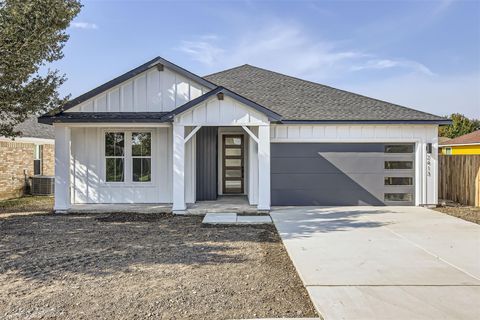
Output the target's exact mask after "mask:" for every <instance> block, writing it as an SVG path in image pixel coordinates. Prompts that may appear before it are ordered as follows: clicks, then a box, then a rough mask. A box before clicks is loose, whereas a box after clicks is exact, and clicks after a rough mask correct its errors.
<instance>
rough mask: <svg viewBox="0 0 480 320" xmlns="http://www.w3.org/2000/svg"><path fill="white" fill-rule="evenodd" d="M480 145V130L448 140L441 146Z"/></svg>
mask: <svg viewBox="0 0 480 320" xmlns="http://www.w3.org/2000/svg"><path fill="white" fill-rule="evenodd" d="M472 144H478V145H480V130H477V131H474V132H471V133H468V134H464V135H463V136H460V137H456V138H454V139H450V140H447V141H445V142H443V143H441V144H440V146H441V147H449V146H455V145H472Z"/></svg>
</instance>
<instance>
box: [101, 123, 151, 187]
mask: <svg viewBox="0 0 480 320" xmlns="http://www.w3.org/2000/svg"><path fill="white" fill-rule="evenodd" d="M109 132H117V133H124V134H125V145H124V153H123V157H124V160H123V161H124V162H123V170H124V179H123V181H118V182H117V181H107V170H106V169H107V168H106V158H107V156H105V134H106V133H109ZM134 132H135V133H137V132H145V133H150V144H151V145H150V150H151V152H150V157H149V158H150V159H151V160H150V163H151V168H150V170H151V172H150V176H151V179H150V181H146V182H142V181H133V157H132V133H134ZM100 146H101V152H102V153H101V156H102V177H101V181H102V183H103V184H104V185H107V186H109V187H128V186H135V187H152V186H154V185H155V183H154V179H155V166H154V161H155V156H154V154H156V153H155V133H154V130H152V129H144V128H137V129H135V128H128V129H116V128H111V129H110V128H105V129H103V130H102V136H101V143H100ZM108 158H112V157H108ZM135 158H137V157H135ZM138 158H140V157H138ZM145 158H148V157H145Z"/></svg>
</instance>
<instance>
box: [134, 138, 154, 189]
mask: <svg viewBox="0 0 480 320" xmlns="http://www.w3.org/2000/svg"><path fill="white" fill-rule="evenodd" d="M151 145H152V137H151V133H150V132H132V180H133V181H134V182H149V181H151V180H152V169H151V164H152V148H151Z"/></svg>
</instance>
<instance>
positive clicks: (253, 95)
mask: <svg viewBox="0 0 480 320" xmlns="http://www.w3.org/2000/svg"><path fill="white" fill-rule="evenodd" d="M204 78H205V79H207V80H209V81H211V82H213V83H215V84H217V85H219V86H223V87H225V88H228V89H230V90H232V91H234V92H236V93H237V94H240V95H242V96H244V97H245V98H247V99H250V100H252V101H254V102H256V103H258V104H260V105H262V106H264V107H266V108H268V109H270V110H272V111H274V112H276V113H278V114H280V115H282V118H283V122H288V120H292V121H320V122H357V121H362V122H374V123H375V122H396V121H398V122H437V123H438V122H440V123H445V124H448V123H450V122H449V120H447V119H446V118H442V117H438V116H435V115H432V114H429V113H425V112H421V111H417V110H414V109H410V108H406V107H402V106H399V105H396V104H393V103H388V102H385V101H381V100H377V99H373V98H369V97H365V96H362V95H359V94H355V93H351V92H347V91H344V90H339V89H335V88H332V87H328V86H325V85H321V84H318V83H314V82H310V81H306V80H301V79H298V78H294V77H291V76H287V75H284V74H280V73H277V72H273V71H269V70H265V69H261V68H258V67H254V66H251V65H248V64H246V65H243V66H239V67H236V68H233V69H229V70H225V71H221V72H218V73H214V74H211V75H208V76H205V77H204Z"/></svg>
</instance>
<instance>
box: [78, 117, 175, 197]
mask: <svg viewBox="0 0 480 320" xmlns="http://www.w3.org/2000/svg"><path fill="white" fill-rule="evenodd" d="M136 130H147V131H150V132H152V181H151V182H145V183H139V182H133V183H132V182H130V183H129V182H113V183H112V182H105V157H104V142H103V141H104V133H105V131H136ZM71 146H72V147H71V162H72V167H71V168H72V171H71V185H72V193H71V196H72V203H169V202H171V201H172V200H171V199H172V188H171V185H172V170H171V168H172V133H171V128H167V127H163V128H136V129H135V128H72V131H71ZM127 161H128V160H127ZM127 168H128V167H127ZM126 174H127V173H126Z"/></svg>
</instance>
